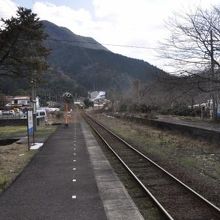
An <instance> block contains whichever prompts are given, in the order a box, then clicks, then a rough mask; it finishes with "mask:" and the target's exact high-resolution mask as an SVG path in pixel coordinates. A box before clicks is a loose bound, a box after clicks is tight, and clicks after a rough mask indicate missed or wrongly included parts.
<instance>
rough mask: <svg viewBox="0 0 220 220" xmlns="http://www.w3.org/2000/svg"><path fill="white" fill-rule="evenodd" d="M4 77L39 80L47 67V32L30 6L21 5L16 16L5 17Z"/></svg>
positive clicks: (0, 53)
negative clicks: (28, 7) (45, 42)
mask: <svg viewBox="0 0 220 220" xmlns="http://www.w3.org/2000/svg"><path fill="white" fill-rule="evenodd" d="M1 21H2V22H3V28H2V29H0V77H1V76H3V75H6V76H12V77H14V76H18V77H24V78H25V79H27V80H28V82H33V81H34V82H36V81H38V80H39V79H40V75H41V73H42V72H43V71H44V70H46V69H47V62H46V57H47V56H48V54H49V50H48V49H47V48H46V47H45V45H44V44H43V41H44V40H45V39H46V37H47V36H46V34H45V33H44V31H43V27H42V23H41V22H40V21H39V18H38V17H37V15H36V14H34V13H32V11H31V10H30V9H26V8H23V7H19V8H18V10H17V15H16V17H11V18H10V19H6V20H5V19H1Z"/></svg>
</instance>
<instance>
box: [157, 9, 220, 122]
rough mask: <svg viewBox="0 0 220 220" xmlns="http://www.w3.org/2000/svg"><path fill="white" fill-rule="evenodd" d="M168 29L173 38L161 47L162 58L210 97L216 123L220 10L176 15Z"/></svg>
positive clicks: (219, 79) (219, 61) (219, 81)
mask: <svg viewBox="0 0 220 220" xmlns="http://www.w3.org/2000/svg"><path fill="white" fill-rule="evenodd" d="M168 28H169V30H170V32H171V36H170V38H168V39H166V41H165V42H163V43H161V48H160V49H161V50H160V54H161V55H162V57H163V58H166V59H168V60H169V61H171V62H169V63H170V64H171V65H172V68H173V69H174V71H175V73H176V74H180V75H185V76H190V77H191V79H193V82H194V83H192V85H194V86H195V84H196V86H197V87H198V88H199V89H200V91H202V92H209V93H210V95H211V98H212V100H213V110H214V111H213V113H214V114H213V117H214V118H215V119H216V117H217V93H218V91H219V90H220V77H219V73H220V72H219V67H220V13H219V10H218V9H217V8H212V9H211V10H202V9H197V10H196V11H195V12H194V13H186V14H184V15H180V14H179V15H175V17H173V18H172V19H170V20H169V22H168ZM195 79H196V83H195Z"/></svg>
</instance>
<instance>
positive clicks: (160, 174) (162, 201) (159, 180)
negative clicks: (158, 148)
mask: <svg viewBox="0 0 220 220" xmlns="http://www.w3.org/2000/svg"><path fill="white" fill-rule="evenodd" d="M83 116H84V119H85V120H86V121H87V122H88V124H89V125H90V126H91V128H92V129H93V130H94V131H95V132H96V133H97V135H98V136H99V137H100V138H101V139H102V141H103V142H104V143H105V144H106V145H107V146H108V147H109V149H110V150H111V151H112V152H113V153H114V154H115V156H116V157H117V158H118V159H119V161H120V162H121V163H122V164H123V165H124V167H125V168H126V169H127V170H128V171H129V173H130V174H131V175H132V176H133V177H134V179H135V180H136V181H137V182H138V183H139V185H140V186H141V187H142V188H143V189H144V190H145V192H146V193H147V194H148V195H149V196H150V197H151V199H152V200H153V201H154V202H155V204H156V205H157V206H158V207H159V209H160V210H161V211H162V213H163V214H164V215H165V216H166V217H167V218H168V219H181V220H183V219H187V220H190V219H192V220H195V219H197V220H209V219H210V220H211V219H212V220H217V219H220V209H219V208H218V207H216V206H215V205H214V204H212V203H211V202H209V201H208V200H206V199H205V198H204V197H202V196H201V195H200V194H198V193H196V192H195V191H194V190H193V189H191V188H190V187H188V186H187V185H185V184H184V183H183V182H181V181H180V180H178V179H177V178H176V177H174V176H173V175H172V174H170V173H169V172H168V171H166V170H165V169H163V168H162V167H160V166H159V165H158V164H157V163H155V162H154V161H152V160H151V159H150V158H148V157H147V156H145V155H144V154H142V153H141V152H139V151H138V150H136V149H135V148H134V147H133V146H131V145H130V144H128V143H127V142H126V141H124V140H123V139H121V138H120V137H119V136H117V135H116V134H114V133H113V132H112V131H110V130H109V129H108V128H106V127H105V126H103V125H102V124H100V123H99V122H97V121H96V120H94V119H93V118H92V117H91V116H89V115H87V114H84V115H83Z"/></svg>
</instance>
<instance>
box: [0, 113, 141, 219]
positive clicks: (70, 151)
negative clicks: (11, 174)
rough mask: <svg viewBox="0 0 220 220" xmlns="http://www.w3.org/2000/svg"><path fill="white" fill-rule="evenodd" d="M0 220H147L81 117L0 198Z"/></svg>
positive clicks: (53, 138)
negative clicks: (144, 219)
mask: <svg viewBox="0 0 220 220" xmlns="http://www.w3.org/2000/svg"><path fill="white" fill-rule="evenodd" d="M74 118H75V119H76V118H77V116H76V115H75V116H74ZM0 219H4V220H17V219H18V220H26V219H28V220H35V219H37V220H39V219H42V220H44V219H53V220H54V219H55V220H56V219H67V220H68V219H76V220H84V219H85V220H87V219H88V220H91V219H92V220H96V219H97V220H105V219H112V220H113V219H114V220H115V219H116V220H117V219H126V220H127V219H143V218H142V216H141V215H140V213H139V211H138V209H137V208H136V207H135V205H134V204H133V202H132V200H131V199H130V197H129V195H128V194H127V192H126V190H125V189H124V187H123V185H122V184H121V183H120V181H119V180H118V178H117V176H116V175H115V173H114V172H113V170H112V169H111V167H110V165H109V163H108V161H107V160H106V158H105V156H104V155H103V153H102V151H101V149H100V147H99V146H98V144H97V142H96V140H95V139H94V137H93V135H92V133H91V131H90V130H89V127H88V126H87V125H86V124H85V122H83V121H82V120H81V119H80V117H79V116H78V120H75V121H74V123H73V124H70V125H69V127H68V128H64V127H63V126H60V127H59V129H58V130H57V132H55V133H54V134H53V135H52V136H51V137H50V138H49V140H48V141H47V142H46V143H45V145H44V147H43V148H42V149H41V150H40V152H39V153H38V154H37V155H36V156H35V157H34V159H33V160H32V161H31V163H30V164H29V165H28V166H27V167H26V168H25V169H24V171H23V172H22V174H21V175H20V176H19V177H18V178H17V179H16V181H15V182H14V183H13V184H12V185H11V186H10V187H9V188H8V189H7V190H6V191H5V192H4V193H2V194H1V195H0Z"/></svg>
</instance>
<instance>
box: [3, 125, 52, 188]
mask: <svg viewBox="0 0 220 220" xmlns="http://www.w3.org/2000/svg"><path fill="white" fill-rule="evenodd" d="M55 130H56V126H46V125H45V126H41V127H38V129H37V132H36V141H37V139H39V138H41V139H44V140H46V139H47V138H48V136H49V135H50V134H51V133H53V132H54V131H55ZM1 131H4V134H2V133H1ZM7 132H8V133H7ZM0 133H1V136H0V137H1V138H10V137H14V136H15V135H21V136H25V135H26V127H25V126H5V127H0ZM37 152H38V150H31V151H28V150H27V144H16V143H13V144H10V145H5V146H0V192H1V191H3V190H4V189H5V188H7V187H8V185H10V183H11V182H12V181H13V180H14V179H15V178H16V176H17V175H18V174H19V173H20V172H21V171H22V170H23V169H24V167H25V166H26V165H27V164H28V163H29V162H30V160H31V158H32V157H33V156H34V155H35V154H36V153H37Z"/></svg>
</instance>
